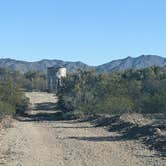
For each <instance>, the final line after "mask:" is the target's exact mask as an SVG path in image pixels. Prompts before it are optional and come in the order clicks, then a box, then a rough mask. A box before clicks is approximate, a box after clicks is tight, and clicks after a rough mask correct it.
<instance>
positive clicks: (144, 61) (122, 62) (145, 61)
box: [96, 55, 166, 72]
mask: <svg viewBox="0 0 166 166" xmlns="http://www.w3.org/2000/svg"><path fill="white" fill-rule="evenodd" d="M150 66H160V67H163V66H166V58H163V57H160V56H155V55H142V56H139V57H137V58H132V57H127V58H125V59H119V60H115V61H112V62H109V63H106V64H103V65H100V66H97V67H96V69H97V71H107V72H109V71H116V70H126V69H131V68H132V69H141V68H145V67H150Z"/></svg>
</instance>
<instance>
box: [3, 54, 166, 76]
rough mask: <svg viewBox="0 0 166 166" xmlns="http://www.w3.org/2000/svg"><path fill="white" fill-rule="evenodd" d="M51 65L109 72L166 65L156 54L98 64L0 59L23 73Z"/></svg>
mask: <svg viewBox="0 0 166 166" xmlns="http://www.w3.org/2000/svg"><path fill="white" fill-rule="evenodd" d="M52 66H64V67H66V68H67V69H68V71H69V72H75V71H77V70H78V69H81V70H88V69H95V70H96V71H99V72H111V71H120V70H127V69H131V68H132V69H141V68H146V67H150V66H160V67H163V66H166V58H164V57H160V56H156V55H141V56H139V57H136V58H133V57H127V58H124V59H119V60H114V61H111V62H109V63H105V64H102V65H99V66H88V65H87V64H85V63H82V62H67V61H62V60H48V59H43V60H41V61H36V62H27V61H20V60H14V59H9V58H3V59H0V67H1V68H9V69H12V70H17V71H20V72H21V73H25V72H27V71H30V70H33V71H44V72H45V71H46V70H47V67H52Z"/></svg>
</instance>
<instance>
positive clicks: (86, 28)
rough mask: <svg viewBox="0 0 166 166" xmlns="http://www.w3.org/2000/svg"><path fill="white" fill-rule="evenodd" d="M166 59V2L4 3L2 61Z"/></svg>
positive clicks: (0, 3) (12, 0) (78, 0)
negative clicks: (156, 56) (151, 56)
mask: <svg viewBox="0 0 166 166" xmlns="http://www.w3.org/2000/svg"><path fill="white" fill-rule="evenodd" d="M141 54H155V55H160V56H164V57H166V0H3V1H0V58H15V59H21V60H28V61H35V60H40V59H62V60H68V61H83V62H85V63H87V64H90V65H98V64H102V63H105V62H108V61H111V60H114V59H119V58H124V57H127V56H133V57H135V56H139V55H141Z"/></svg>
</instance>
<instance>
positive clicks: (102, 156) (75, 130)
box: [0, 92, 166, 166]
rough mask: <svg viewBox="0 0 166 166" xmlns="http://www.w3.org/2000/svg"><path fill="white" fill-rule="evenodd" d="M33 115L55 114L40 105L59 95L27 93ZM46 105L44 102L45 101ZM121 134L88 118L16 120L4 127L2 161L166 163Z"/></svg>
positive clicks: (17, 165)
mask: <svg viewBox="0 0 166 166" xmlns="http://www.w3.org/2000/svg"><path fill="white" fill-rule="evenodd" d="M27 96H28V97H29V98H30V101H31V103H32V108H31V109H32V110H31V111H30V114H31V115H36V114H38V113H41V112H42V113H43V112H44V113H48V114H51V113H52V110H51V107H49V108H50V109H47V107H46V109H43V108H45V107H36V105H38V104H43V103H44V104H49V103H50V104H51V103H52V102H56V101H57V99H56V98H55V97H54V96H53V95H51V94H47V93H37V92H36V93H27ZM42 106H43V105H42ZM117 138H118V134H117V133H114V132H108V131H106V130H105V129H103V128H94V127H93V126H92V125H91V124H89V123H88V122H78V121H54V120H53V119H49V120H48V119H42V120H39V119H37V120H34V118H33V116H32V117H29V119H23V120H22V121H16V120H15V121H14V123H13V127H12V128H8V129H7V130H2V131H0V165H5V166H164V165H166V164H165V163H166V161H165V160H164V158H162V157H158V155H156V152H155V151H150V150H148V149H147V148H146V147H145V146H144V145H142V144H141V143H139V142H137V141H123V140H118V139H117Z"/></svg>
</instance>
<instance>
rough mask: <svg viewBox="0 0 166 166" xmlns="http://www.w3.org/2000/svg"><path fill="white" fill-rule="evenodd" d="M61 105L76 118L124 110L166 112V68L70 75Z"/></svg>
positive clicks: (64, 86)
mask: <svg viewBox="0 0 166 166" xmlns="http://www.w3.org/2000/svg"><path fill="white" fill-rule="evenodd" d="M58 96H59V103H58V104H59V106H60V107H61V109H62V110H64V111H65V112H67V113H69V112H70V114H72V113H73V115H75V116H76V117H86V116H92V115H95V114H121V113H124V112H142V113H166V71H165V70H163V69H162V68H159V67H150V68H146V69H141V70H127V71H124V72H114V73H109V74H108V73H103V74H101V73H100V74H99V73H96V72H94V71H79V72H78V73H75V74H71V75H68V77H67V78H66V79H64V81H63V85H62V87H61V89H60V91H59V94H58Z"/></svg>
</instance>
